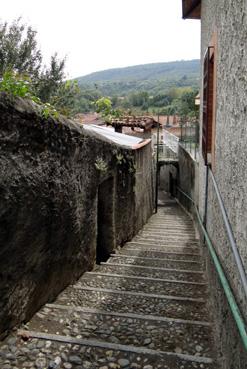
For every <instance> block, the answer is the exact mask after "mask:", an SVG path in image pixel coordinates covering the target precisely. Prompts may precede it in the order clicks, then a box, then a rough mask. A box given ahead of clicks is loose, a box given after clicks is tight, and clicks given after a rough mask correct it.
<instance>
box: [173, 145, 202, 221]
mask: <svg viewBox="0 0 247 369" xmlns="http://www.w3.org/2000/svg"><path fill="white" fill-rule="evenodd" d="M178 159H179V175H178V186H179V187H180V188H181V190H182V191H184V192H185V193H186V194H188V195H189V196H190V197H191V198H192V199H193V200H194V201H195V202H196V203H198V196H199V195H198V180H199V165H198V162H197V161H195V160H194V159H193V158H192V156H191V155H190V154H189V153H188V152H187V151H186V150H185V149H184V148H183V147H182V146H181V145H179V148H178ZM177 197H178V200H179V202H180V203H181V204H182V205H183V206H184V207H185V208H186V209H187V210H188V211H189V212H191V213H192V214H193V215H194V216H195V209H194V205H193V203H192V202H191V201H190V200H189V199H187V198H186V197H185V196H184V195H183V194H181V193H180V192H179V191H178V192H177Z"/></svg>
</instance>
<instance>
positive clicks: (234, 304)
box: [177, 186, 247, 350]
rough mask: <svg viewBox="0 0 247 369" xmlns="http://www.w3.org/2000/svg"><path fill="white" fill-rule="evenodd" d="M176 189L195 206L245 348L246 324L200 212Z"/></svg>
mask: <svg viewBox="0 0 247 369" xmlns="http://www.w3.org/2000/svg"><path fill="white" fill-rule="evenodd" d="M177 189H178V191H179V192H180V193H182V194H183V195H184V196H185V197H187V198H188V199H189V200H190V201H191V202H192V204H193V205H194V207H195V210H196V215H197V218H198V222H199V225H200V227H201V229H202V232H203V235H204V237H205V240H206V244H207V246H208V249H209V252H210V255H211V257H212V260H213V262H214V265H215V268H216V271H217V273H218V276H219V279H220V282H221V285H222V287H223V290H224V292H225V295H226V298H227V301H228V303H229V306H230V309H231V311H232V315H233V318H234V320H235V322H236V325H237V328H238V331H239V334H240V337H241V339H242V342H243V345H244V347H245V349H246V350H247V330H246V326H245V321H244V319H243V317H242V315H241V312H240V310H239V307H238V305H237V302H236V299H235V297H234V295H233V293H232V290H231V287H230V285H229V283H228V281H227V278H226V276H225V273H224V270H223V268H222V266H221V264H220V261H219V258H218V256H217V254H216V252H215V249H214V246H213V244H212V242H211V240H210V238H209V235H208V233H207V230H206V228H205V227H204V225H203V222H202V219H201V216H200V213H199V210H198V208H197V206H196V204H195V201H194V200H193V199H192V198H191V197H190V196H189V195H188V194H187V193H185V192H184V191H183V190H182V189H181V188H179V187H178V186H177Z"/></svg>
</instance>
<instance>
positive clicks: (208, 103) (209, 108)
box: [202, 46, 214, 165]
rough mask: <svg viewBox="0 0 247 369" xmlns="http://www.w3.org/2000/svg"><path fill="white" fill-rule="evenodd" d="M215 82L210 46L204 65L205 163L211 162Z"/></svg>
mask: <svg viewBox="0 0 247 369" xmlns="http://www.w3.org/2000/svg"><path fill="white" fill-rule="evenodd" d="M213 83H214V48H213V47H212V46H210V47H209V48H208V50H207V52H206V55H205V57H204V65H203V116H202V155H203V158H204V162H205V165H207V164H209V163H210V162H211V153H212V128H213V98H214V97H213V93H214V89H213Z"/></svg>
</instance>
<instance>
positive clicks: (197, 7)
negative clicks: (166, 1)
mask: <svg viewBox="0 0 247 369" xmlns="http://www.w3.org/2000/svg"><path fill="white" fill-rule="evenodd" d="M182 6H183V18H184V19H201V0H182Z"/></svg>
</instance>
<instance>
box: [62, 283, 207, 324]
mask: <svg viewBox="0 0 247 369" xmlns="http://www.w3.org/2000/svg"><path fill="white" fill-rule="evenodd" d="M55 303H56V304H62V305H67V306H82V307H91V306H94V308H96V309H101V310H105V311H114V312H121V313H127V312H131V313H137V314H145V315H147V314H152V315H160V316H163V317H170V318H177V319H188V320H203V321H204V320H205V321H208V320H209V318H208V314H207V309H206V306H205V300H203V299H200V298H187V297H177V296H167V295H155V294H145V293H141V292H138V293H137V292H133V291H128V292H127V291H119V290H110V289H100V288H91V287H84V288H77V287H68V288H67V289H66V290H65V291H64V292H62V293H61V294H60V295H59V297H58V299H57V300H56V302H55Z"/></svg>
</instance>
